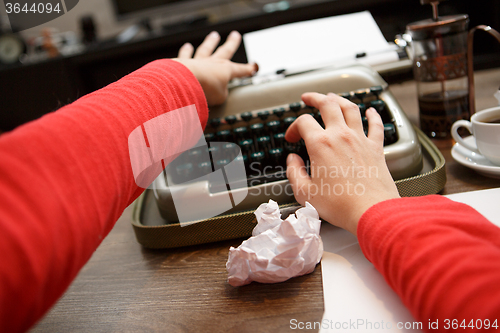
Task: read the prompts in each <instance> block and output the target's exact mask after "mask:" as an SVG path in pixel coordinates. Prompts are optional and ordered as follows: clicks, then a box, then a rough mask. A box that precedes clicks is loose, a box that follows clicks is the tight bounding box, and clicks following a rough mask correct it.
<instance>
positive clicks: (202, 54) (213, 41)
mask: <svg viewBox="0 0 500 333" xmlns="http://www.w3.org/2000/svg"><path fill="white" fill-rule="evenodd" d="M219 42H220V35H219V33H218V32H217V31H212V32H211V33H209V34H208V35H207V37H205V40H203V43H201V45H200V46H198V49H196V52H195V53H194V58H208V57H210V56H211V55H212V53H213V52H214V50H215V48H216V47H217V45H219Z"/></svg>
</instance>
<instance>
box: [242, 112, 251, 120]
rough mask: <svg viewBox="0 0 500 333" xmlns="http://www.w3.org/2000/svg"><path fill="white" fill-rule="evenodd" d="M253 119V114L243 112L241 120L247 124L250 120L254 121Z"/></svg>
mask: <svg viewBox="0 0 500 333" xmlns="http://www.w3.org/2000/svg"><path fill="white" fill-rule="evenodd" d="M252 118H253V115H252V113H251V112H243V113H242V114H241V119H243V120H244V121H246V122H249V121H250V120H252Z"/></svg>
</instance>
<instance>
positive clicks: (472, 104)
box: [420, 0, 500, 116]
mask: <svg viewBox="0 0 500 333" xmlns="http://www.w3.org/2000/svg"><path fill="white" fill-rule="evenodd" d="M420 1H426V0H420ZM476 30H482V31H485V32H487V33H489V34H490V35H492V36H493V37H495V38H496V40H497V41H498V42H499V43H500V33H499V32H498V31H496V30H495V29H493V28H492V27H490V26H488V25H478V26H477V27H474V28H472V29H471V30H470V31H469V34H468V36H467V70H468V77H469V112H470V115H471V116H472V115H473V114H474V113H475V112H476V99H475V97H474V61H473V49H474V47H473V46H474V45H473V43H474V32H475V31H476Z"/></svg>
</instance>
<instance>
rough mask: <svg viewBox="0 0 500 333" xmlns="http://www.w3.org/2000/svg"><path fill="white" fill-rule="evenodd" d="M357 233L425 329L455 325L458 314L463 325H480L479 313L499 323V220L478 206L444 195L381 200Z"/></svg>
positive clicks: (373, 259)
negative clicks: (485, 214)
mask: <svg viewBox="0 0 500 333" xmlns="http://www.w3.org/2000/svg"><path fill="white" fill-rule="evenodd" d="M358 240H359V243H360V246H361V249H362V251H363V253H364V254H365V256H366V258H368V260H370V261H371V262H372V263H373V264H374V266H375V267H376V268H377V270H378V271H379V272H380V273H382V275H384V277H385V280H386V281H387V283H388V284H389V285H390V286H391V288H392V289H394V291H395V292H396V293H397V294H398V295H399V296H400V298H401V299H402V300H403V303H404V304H405V305H406V306H407V307H408V308H409V309H410V311H411V312H412V314H413V315H414V317H415V318H416V319H417V320H418V321H420V322H422V324H423V328H424V330H425V331H428V332H449V331H453V330H451V329H447V327H449V328H453V326H452V325H453V320H455V323H457V324H458V328H457V329H458V331H460V332H469V331H470V332H477V331H478V330H477V327H478V326H479V324H480V323H479V322H476V320H478V319H479V320H482V323H483V329H484V323H485V319H489V322H490V324H491V325H493V324H495V325H496V327H497V328H498V327H500V286H499V283H500V228H498V227H497V226H495V225H494V224H492V223H491V222H489V221H488V220H487V219H486V218H484V217H483V216H482V215H480V214H479V213H478V212H477V211H476V210H474V209H473V208H472V207H470V206H467V205H464V204H462V203H457V202H454V201H452V200H450V199H448V198H445V197H442V196H438V195H432V196H426V197H420V198H401V199H394V200H388V201H385V202H381V203H379V204H377V205H375V206H373V207H371V208H370V209H369V210H368V211H367V212H365V214H364V215H363V216H362V217H361V220H360V221H359V225H358ZM429 320H430V321H431V322H436V320H437V321H438V326H437V328H439V330H436V329H429ZM464 320H465V321H464ZM471 320H473V322H474V327H475V328H471V327H468V325H469V324H471ZM495 321H496V322H495ZM464 324H465V326H466V329H465V330H464V328H463V327H460V325H464ZM490 330H494V331H496V328H490Z"/></svg>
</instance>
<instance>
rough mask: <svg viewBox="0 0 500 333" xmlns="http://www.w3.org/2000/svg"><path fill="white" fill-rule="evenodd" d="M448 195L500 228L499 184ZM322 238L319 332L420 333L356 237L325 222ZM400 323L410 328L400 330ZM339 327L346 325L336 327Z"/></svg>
mask: <svg viewBox="0 0 500 333" xmlns="http://www.w3.org/2000/svg"><path fill="white" fill-rule="evenodd" d="M448 197H449V198H450V199H452V200H454V201H458V202H463V203H466V204H468V205H470V206H472V207H474V208H475V209H476V210H477V211H479V212H480V213H481V214H483V215H484V216H485V217H486V218H488V219H489V220H490V221H491V222H493V223H494V224H496V225H498V226H500V208H499V207H498V202H500V188H496V189H491V190H483V191H474V192H465V193H458V194H452V195H449V196H448ZM321 238H322V239H323V244H324V252H323V259H322V261H321V270H322V276H323V293H324V300H325V313H324V315H323V321H322V329H321V331H320V332H322V333H324V332H341V331H342V332H349V331H351V332H419V331H420V330H416V329H415V330H414V329H412V328H413V327H414V325H413V323H416V322H417V320H415V319H414V318H413V316H412V315H411V314H410V312H409V311H408V310H407V309H406V308H405V306H404V305H403V303H402V302H401V300H400V299H399V297H398V296H397V295H396V293H395V292H394V291H392V289H391V288H390V287H389V286H388V285H387V283H386V282H385V280H384V278H383V277H382V275H381V274H380V273H379V272H378V271H377V270H376V269H375V267H373V265H372V264H371V263H370V262H369V261H368V260H367V259H366V258H365V257H364V255H363V253H362V252H361V249H360V247H359V244H358V242H357V239H356V237H354V236H353V235H352V234H350V233H349V232H347V231H345V230H342V229H340V228H336V227H333V226H332V225H330V224H328V223H323V224H322V226H321ZM354 323H355V324H354ZM398 323H403V325H405V324H407V325H409V327H412V328H410V329H405V328H403V329H398V328H397V325H398ZM335 325H337V327H336V326H335ZM339 325H344V327H340V328H339ZM354 327H355V328H356V329H354ZM377 327H378V328H377ZM388 327H391V328H388Z"/></svg>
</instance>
